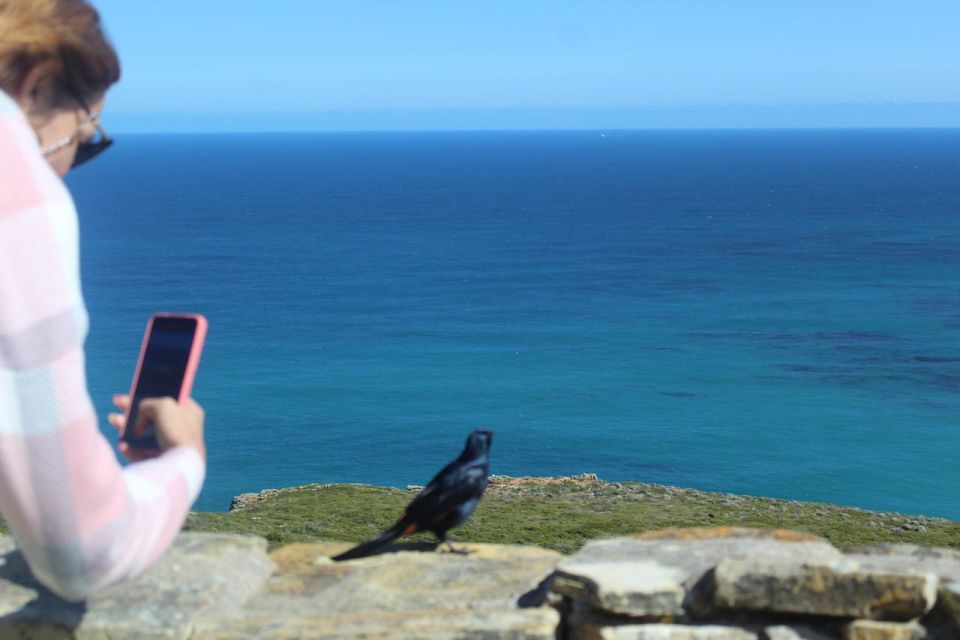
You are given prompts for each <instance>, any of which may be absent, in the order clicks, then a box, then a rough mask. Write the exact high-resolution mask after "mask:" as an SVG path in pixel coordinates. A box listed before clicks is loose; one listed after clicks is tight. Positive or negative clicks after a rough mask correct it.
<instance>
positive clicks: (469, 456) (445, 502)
mask: <svg viewBox="0 0 960 640" xmlns="http://www.w3.org/2000/svg"><path fill="white" fill-rule="evenodd" d="M492 441H493V433H492V432H491V431H483V430H481V429H477V430H476V431H474V432H472V433H471V434H470V435H469V437H467V444H466V446H465V447H464V448H463V452H462V453H461V454H460V456H459V457H458V458H457V459H456V460H454V461H453V462H451V463H450V464H448V465H447V466H445V467H444V468H443V469H442V470H441V471H440V473H438V474H437V475H435V476H434V477H433V480H431V481H430V482H429V483H428V484H427V486H425V487H424V488H423V490H422V491H420V493H418V494H417V496H416V497H415V498H414V499H413V501H412V502H411V503H410V504H409V505H407V509H406V511H404V512H403V515H402V516H400V519H399V520H397V522H396V524H394V525H393V526H392V527H390V528H389V529H387V530H386V531H384V532H383V533H381V534H380V535H378V536H377V537H375V538H371V539H370V540H367V541H366V542H361V543H360V544H358V545H357V546H355V547H354V548H352V549H350V550H348V551H344V552H343V553H341V554H340V555H338V556H334V557H333V560H338V561H339V560H352V559H353V558H362V557H364V556H368V555H371V554H372V553H373V552H375V551H376V550H377V549H380V548H381V547H383V546H385V545H387V544H388V543H390V542H391V541H393V540H396V539H397V538H399V537H401V536H408V535H410V534H412V533H416V532H418V531H431V532H433V534H434V535H435V536H437V539H438V540H440V543H441V544H443V543H445V542H446V543H447V544H448V545H449V544H450V543H449V542H448V541H447V531H449V530H450V529H453V528H454V527H459V526H460V525H461V524H463V523H464V522H466V520H467V518H469V517H470V514H471V513H473V510H474V509H476V508H477V503H478V502H479V501H480V496H482V495H483V491H484V490H485V489H486V488H487V476H488V475H489V473H490V459H489V458H488V456H487V454H488V452H489V451H490V443H491V442H492Z"/></svg>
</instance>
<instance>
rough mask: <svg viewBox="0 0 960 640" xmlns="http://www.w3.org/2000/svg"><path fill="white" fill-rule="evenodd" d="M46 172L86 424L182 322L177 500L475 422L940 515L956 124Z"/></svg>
mask: <svg viewBox="0 0 960 640" xmlns="http://www.w3.org/2000/svg"><path fill="white" fill-rule="evenodd" d="M68 184H69V186H70V188H71V190H72V192H73V193H74V196H75V198H76V201H77V206H78V209H79V215H80V228H81V249H82V277H83V283H84V291H85V296H86V302H87V306H88V309H89V311H90V316H91V331H90V336H89V339H88V343H87V360H88V363H87V366H88V377H89V388H90V391H91V394H92V397H93V399H94V402H95V405H96V406H97V409H98V411H99V413H100V414H101V415H102V416H105V415H106V413H107V412H108V411H109V410H110V406H111V405H110V397H111V394H113V393H115V392H122V391H126V390H127V389H128V388H129V385H130V378H131V376H132V373H133V367H134V364H135V361H136V355H137V350H138V348H139V344H140V338H141V336H142V332H143V329H144V325H145V323H146V319H147V317H148V316H149V315H150V314H151V313H153V312H154V311H161V310H165V311H194V312H200V313H203V314H205V315H206V316H207V317H208V319H209V321H210V333H209V336H208V340H207V345H206V349H205V352H204V356H203V361H202V363H201V366H200V370H199V372H198V375H197V381H196V384H195V388H194V395H195V397H196V398H197V399H198V401H199V402H201V404H203V406H204V408H205V409H206V411H207V421H206V434H207V443H208V448H209V463H210V464H209V471H208V476H207V481H206V485H205V487H204V490H203V493H202V495H201V497H200V499H199V501H198V503H197V505H196V508H199V509H204V510H225V509H227V508H228V506H229V503H230V498H231V497H232V496H234V495H236V494H239V493H243V492H249V491H259V490H261V489H264V488H270V487H283V486H291V485H297V484H304V483H315V482H363V483H371V484H378V485H387V486H405V485H407V484H423V483H425V482H426V481H427V480H429V479H430V477H431V476H432V475H433V473H435V472H436V471H437V470H439V468H440V467H441V466H442V465H443V464H445V463H446V462H447V461H448V460H450V459H451V458H453V457H454V456H455V455H456V454H457V453H459V450H460V448H461V446H462V444H463V441H464V440H465V438H466V436H467V434H468V433H469V431H470V430H472V429H474V428H478V427H485V428H489V429H492V430H493V431H494V432H495V437H494V442H493V447H492V458H491V467H492V472H493V473H497V474H508V475H558V474H564V475H569V474H578V473H583V472H592V473H596V474H598V475H599V476H600V477H601V478H603V479H606V480H611V481H639V482H655V483H663V484H671V485H678V486H683V487H692V488H697V489H703V490H710V491H723V492H732V493H741V494H749V495H762V496H772V497H779V498H790V499H797V500H814V501H825V502H833V503H839V504H844V505H852V506H859V507H863V508H869V509H877V510H883V511H900V512H904V513H911V514H925V515H929V516H944V517H949V518H955V519H960V419H958V415H960V413H958V412H960V224H958V214H960V130H806V131H804V130H796V131H762V130H756V131H662V132H657V131H623V132H599V131H570V132H476V133H471V132H447V133H440V132H438V133H304V134H232V135H222V134H217V135H214V134H210V135H121V136H118V137H117V142H116V144H115V145H114V148H112V149H111V150H110V151H109V152H108V153H106V154H105V155H104V156H103V157H102V159H100V158H98V159H97V160H96V161H95V162H93V163H91V164H90V165H89V166H86V167H83V168H81V169H79V170H77V171H76V172H75V173H74V174H73V175H71V176H70V177H69V178H68ZM103 430H104V432H105V433H108V435H109V436H110V437H111V439H113V440H115V437H114V436H113V434H112V433H109V432H110V429H109V427H108V426H107V425H106V420H105V419H104V421H103Z"/></svg>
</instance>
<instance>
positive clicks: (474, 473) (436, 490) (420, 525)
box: [398, 458, 489, 533]
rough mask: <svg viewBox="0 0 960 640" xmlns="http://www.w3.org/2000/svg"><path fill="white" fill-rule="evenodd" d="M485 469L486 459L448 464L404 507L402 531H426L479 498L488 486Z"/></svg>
mask: <svg viewBox="0 0 960 640" xmlns="http://www.w3.org/2000/svg"><path fill="white" fill-rule="evenodd" d="M488 469H489V466H488V464H487V461H486V458H484V459H483V460H482V461H468V462H461V461H459V460H458V461H454V462H451V463H450V464H448V465H447V466H446V467H444V468H443V470H441V471H440V473H438V474H437V475H436V476H434V478H433V480H431V481H430V482H429V483H428V484H427V486H426V487H424V488H423V490H422V491H421V492H420V493H418V494H417V496H416V497H415V498H414V499H413V500H412V501H411V502H410V504H409V505H408V506H407V509H406V511H405V512H404V514H403V517H402V518H401V521H400V522H401V523H403V528H405V529H406V530H408V531H409V529H410V526H411V525H416V529H414V530H416V531H422V530H425V529H429V525H430V524H433V523H435V522H439V521H441V520H443V519H445V518H446V517H447V516H448V515H449V514H450V512H451V511H453V510H454V509H457V508H458V507H460V506H461V505H462V504H464V503H465V502H467V501H469V500H475V499H478V498H479V497H480V496H481V495H482V494H483V491H484V489H486V487H487V473H488ZM398 524H400V523H398ZM409 532H410V533H412V531H409Z"/></svg>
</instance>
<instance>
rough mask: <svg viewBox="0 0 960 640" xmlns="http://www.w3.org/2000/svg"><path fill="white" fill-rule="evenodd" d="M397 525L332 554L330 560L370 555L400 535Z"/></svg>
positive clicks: (338, 560)
mask: <svg viewBox="0 0 960 640" xmlns="http://www.w3.org/2000/svg"><path fill="white" fill-rule="evenodd" d="M402 533H403V532H402V531H401V530H400V528H399V527H391V528H390V529H387V530H386V531H384V532H383V533H381V534H380V535H378V536H377V537H375V538H370V539H369V540H367V541H366V542H361V543H360V544H358V545H357V546H355V547H353V548H352V549H347V550H346V551H344V552H343V553H341V554H339V555H336V556H333V558H331V560H335V561H337V562H340V561H341V560H353V559H354V558H363V557H366V556H369V555H371V554H372V553H373V552H374V551H376V550H377V549H379V548H380V547H383V546H386V545H387V544H389V543H391V542H393V541H394V540H396V539H397V538H399V537H400V536H401V535H402Z"/></svg>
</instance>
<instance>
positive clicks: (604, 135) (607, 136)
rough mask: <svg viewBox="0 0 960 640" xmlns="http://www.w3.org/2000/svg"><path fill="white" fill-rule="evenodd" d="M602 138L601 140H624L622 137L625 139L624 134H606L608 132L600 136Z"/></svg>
mask: <svg viewBox="0 0 960 640" xmlns="http://www.w3.org/2000/svg"><path fill="white" fill-rule="evenodd" d="M600 137H601V138H622V137H623V134H622V133H606V132H604V133H601V134H600Z"/></svg>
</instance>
